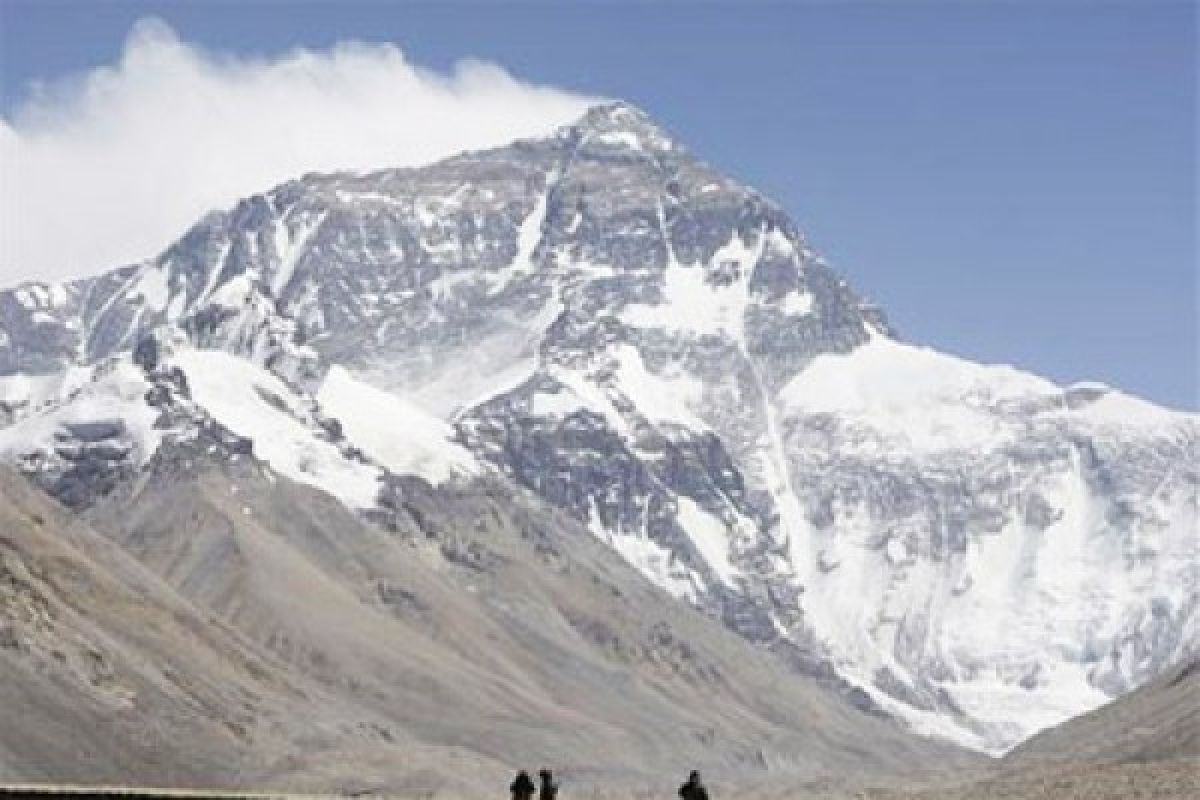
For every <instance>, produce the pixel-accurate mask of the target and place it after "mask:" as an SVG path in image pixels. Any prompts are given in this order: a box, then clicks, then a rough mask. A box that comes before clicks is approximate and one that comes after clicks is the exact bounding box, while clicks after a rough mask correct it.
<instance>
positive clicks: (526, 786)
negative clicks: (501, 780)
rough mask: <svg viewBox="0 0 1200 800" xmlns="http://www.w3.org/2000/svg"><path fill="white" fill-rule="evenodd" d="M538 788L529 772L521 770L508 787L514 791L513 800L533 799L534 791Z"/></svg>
mask: <svg viewBox="0 0 1200 800" xmlns="http://www.w3.org/2000/svg"><path fill="white" fill-rule="evenodd" d="M536 788H537V787H536V786H534V785H533V778H531V777H529V773H528V772H526V771H525V770H521V771H520V772H518V773H517V777H515V778H513V782H512V784H511V785H510V786H509V787H508V790H509V791H510V792H512V799H513V800H533V792H534V790H535V789H536Z"/></svg>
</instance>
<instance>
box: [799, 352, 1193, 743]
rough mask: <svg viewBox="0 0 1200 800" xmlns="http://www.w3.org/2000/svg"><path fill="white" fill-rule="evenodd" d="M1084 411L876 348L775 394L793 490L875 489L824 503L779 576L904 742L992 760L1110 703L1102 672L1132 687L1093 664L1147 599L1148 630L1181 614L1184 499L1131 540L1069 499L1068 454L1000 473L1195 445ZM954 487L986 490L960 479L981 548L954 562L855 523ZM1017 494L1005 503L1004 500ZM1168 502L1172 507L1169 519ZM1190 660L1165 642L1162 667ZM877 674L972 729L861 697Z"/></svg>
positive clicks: (1136, 411) (1112, 413) (1185, 602)
mask: <svg viewBox="0 0 1200 800" xmlns="http://www.w3.org/2000/svg"><path fill="white" fill-rule="evenodd" d="M1088 389H1089V387H1075V392H1076V393H1078V392H1079V391H1083V390H1088ZM1090 391H1091V392H1093V393H1095V394H1094V395H1092V396H1088V397H1086V398H1085V399H1083V400H1082V401H1080V400H1074V401H1073V400H1072V399H1071V398H1072V397H1073V396H1074V395H1073V394H1072V390H1071V389H1068V390H1066V391H1064V390H1062V389H1059V388H1058V387H1056V386H1054V385H1053V384H1050V383H1049V382H1047V381H1044V380H1042V379H1040V378H1036V377H1034V376H1031V375H1028V374H1026V373H1022V372H1020V371H1018V370H1014V369H1012V368H1010V367H992V366H981V365H978V364H973V363H970V362H966V361H963V360H960V359H957V358H954V357H951V356H947V355H943V354H940V353H937V352H935V351H933V350H929V349H927V348H919V347H913V346H910V345H905V344H901V343H899V342H896V341H893V340H889V339H884V338H875V339H873V340H872V341H870V342H868V343H867V344H865V345H862V346H861V347H859V348H857V349H855V350H854V351H852V352H851V353H849V354H847V355H826V356H821V357H818V358H817V359H816V360H815V361H814V362H813V363H812V365H811V366H810V367H809V368H808V369H806V370H804V371H803V372H802V373H800V374H799V375H798V376H797V377H796V378H795V379H793V380H792V381H791V382H790V383H789V384H788V385H787V386H786V387H785V388H784V389H783V391H782V392H781V393H780V398H779V400H780V406H781V409H782V416H783V418H784V426H785V429H787V430H789V431H790V432H791V434H790V438H789V440H788V444H787V449H788V452H789V453H790V454H791V459H792V460H791V466H792V470H793V476H795V477H796V478H797V479H800V476H802V475H804V474H806V473H811V472H812V471H813V470H823V471H824V472H825V474H826V475H827V476H828V477H829V480H830V481H832V482H837V481H838V480H840V479H842V476H849V475H852V474H853V473H852V470H853V469H854V468H855V467H854V466H853V465H854V464H866V463H871V464H874V465H875V467H874V469H875V470H877V471H878V470H880V469H882V473H879V472H877V473H876V475H875V477H870V473H867V472H864V473H862V475H863V478H862V479H861V480H862V483H861V484H860V485H858V486H857V487H856V488H854V489H853V490H852V492H850V493H847V492H848V491H850V489H851V486H852V485H853V484H851V485H847V486H846V489H844V490H843V491H841V492H840V493H835V494H834V495H833V497H834V498H835V499H834V507H833V509H832V514H833V516H834V519H833V521H832V524H831V525H829V526H824V527H817V526H812V525H807V526H806V527H807V531H806V535H805V536H803V537H799V538H798V539H797V540H795V541H793V548H792V561H793V566H794V568H795V570H796V573H797V576H798V578H799V579H800V580H801V581H802V582H803V584H804V585H805V587H806V591H805V594H804V606H805V611H806V613H808V614H809V615H810V619H811V620H812V621H813V624H814V626H815V627H816V628H817V631H818V634H819V635H820V637H821V638H822V639H823V640H825V641H827V642H828V643H830V645H831V650H832V652H833V653H834V655H835V657H836V659H837V660H838V661H839V663H840V664H841V666H842V669H843V670H844V671H845V672H847V673H848V674H857V675H858V678H859V680H860V682H861V683H862V684H863V685H864V687H866V688H868V689H869V690H870V691H872V694H873V695H874V696H876V698H877V699H878V700H880V702H882V703H883V704H884V705H885V706H887V707H889V708H892V709H893V710H895V711H897V713H900V714H901V715H902V716H904V717H906V718H908V719H909V720H910V721H912V722H913V724H914V725H915V727H917V728H918V729H920V730H924V731H927V732H930V733H935V734H939V735H944V736H948V737H950V738H954V739H957V740H959V741H964V742H965V743H968V744H970V745H972V746H974V747H978V748H980V749H984V750H988V751H991V752H1003V751H1004V750H1006V749H1007V748H1008V747H1011V746H1012V744H1014V743H1015V742H1017V741H1020V740H1021V739H1023V738H1025V737H1027V736H1029V735H1030V734H1031V733H1033V732H1035V731H1037V730H1039V729H1041V728H1044V727H1046V726H1049V725H1052V724H1055V723H1057V722H1060V721H1062V720H1063V719H1065V718H1067V717H1069V716H1073V715H1075V714H1078V713H1080V712H1081V711H1082V710H1085V709H1088V708H1092V707H1095V706H1097V705H1100V704H1102V703H1104V702H1106V701H1107V700H1108V699H1110V696H1109V694H1107V693H1105V692H1103V691H1101V690H1100V689H1098V688H1096V686H1095V685H1093V684H1094V681H1090V680H1089V677H1099V676H1102V674H1103V673H1104V672H1105V671H1106V670H1107V669H1109V668H1110V667H1112V666H1115V667H1116V668H1117V671H1118V672H1122V671H1128V672H1134V671H1135V670H1134V669H1133V668H1132V666H1133V665H1120V664H1118V665H1109V664H1106V657H1107V655H1108V651H1109V649H1110V648H1113V647H1116V646H1117V645H1118V644H1119V643H1121V642H1122V641H1123V640H1132V638H1133V637H1137V636H1142V635H1151V636H1152V635H1155V634H1154V630H1155V626H1154V623H1153V620H1151V619H1150V618H1149V614H1146V615H1145V618H1142V617H1141V616H1139V615H1138V613H1137V612H1131V609H1133V608H1137V607H1138V600H1137V598H1139V597H1146V596H1150V597H1152V598H1154V600H1153V603H1154V607H1155V609H1157V612H1156V613H1161V614H1162V615H1164V616H1169V615H1180V614H1189V613H1194V609H1193V608H1192V606H1193V605H1194V603H1195V587H1196V582H1197V577H1198V575H1200V566H1198V565H1200V560H1198V556H1200V553H1198V547H1200V542H1198V533H1197V531H1198V530H1200V527H1198V521H1197V513H1196V497H1195V487H1194V485H1192V486H1190V487H1189V485H1188V484H1187V483H1186V482H1185V483H1183V484H1180V485H1174V484H1171V483H1170V480H1169V478H1170V476H1169V475H1168V476H1167V479H1166V480H1163V482H1162V487H1161V492H1162V494H1161V495H1160V496H1158V497H1152V498H1151V502H1150V504H1149V505H1148V506H1147V507H1145V508H1144V509H1141V510H1139V511H1138V512H1137V513H1140V514H1143V515H1145V516H1146V517H1147V520H1146V521H1145V522H1144V523H1136V528H1135V530H1136V538H1135V539H1130V538H1129V537H1128V536H1127V535H1126V534H1123V533H1122V532H1121V529H1120V528H1118V527H1117V526H1116V525H1115V524H1114V523H1113V521H1112V519H1110V518H1109V516H1110V515H1112V514H1113V513H1115V512H1116V510H1117V509H1115V508H1114V506H1113V503H1112V500H1111V499H1109V498H1105V497H1104V496H1102V495H1098V494H1097V492H1096V489H1095V486H1094V485H1092V484H1091V483H1090V482H1089V481H1088V480H1085V478H1084V474H1085V472H1086V470H1085V468H1084V467H1083V465H1082V464H1081V459H1082V458H1083V456H1081V455H1080V453H1079V452H1078V451H1076V450H1074V449H1071V448H1066V449H1062V450H1061V451H1057V452H1055V453H1054V457H1055V458H1056V459H1058V460H1059V462H1060V463H1058V464H1057V465H1054V466H1050V467H1039V468H1034V469H1032V470H1031V469H1030V468H1029V466H1028V465H1021V464H1020V455H1019V454H1020V453H1021V452H1023V451H1024V450H1025V449H1027V448H1030V447H1036V446H1037V442H1038V441H1039V438H1045V437H1046V436H1047V434H1048V433H1059V434H1061V433H1063V432H1069V431H1071V430H1076V431H1080V432H1084V431H1086V432H1087V433H1088V435H1089V436H1092V437H1096V438H1097V439H1099V440H1100V441H1102V442H1103V441H1104V440H1105V439H1110V440H1117V441H1127V442H1130V443H1132V442H1136V441H1137V439H1138V437H1139V436H1140V435H1142V434H1141V432H1142V431H1143V430H1145V429H1148V428H1149V429H1154V430H1160V431H1161V430H1162V429H1163V428H1166V429H1167V430H1170V428H1171V426H1172V425H1178V426H1179V438H1180V441H1182V442H1186V441H1188V440H1189V436H1194V430H1195V420H1193V419H1189V416H1188V415H1181V414H1173V413H1170V412H1166V411H1164V410H1162V409H1159V408H1157V407H1155V406H1152V405H1150V404H1148V403H1144V402H1142V401H1139V400H1136V399H1134V398H1130V397H1128V396H1125V395H1121V394H1120V393H1118V392H1113V391H1111V390H1108V389H1106V388H1103V387H1090ZM828 415H833V416H834V417H835V418H836V419H837V424H838V426H839V427H840V431H841V433H840V435H839V446H838V449H839V454H838V455H839V459H841V462H842V463H835V462H833V461H831V460H829V459H824V458H821V457H819V456H814V455H813V453H812V447H813V445H814V444H815V443H816V441H818V440H815V439H813V438H812V437H811V434H808V433H806V432H805V431H806V430H807V429H806V428H805V427H804V426H805V422H806V420H813V419H819V418H822V417H823V416H828ZM1189 426H1191V427H1190V428H1189ZM1189 430H1191V431H1193V433H1190V434H1189V433H1188V431H1189ZM1068 435H1069V433H1068ZM1014 459H1016V460H1015V461H1014ZM1018 469H1019V470H1021V472H1020V473H1017V472H1015V471H1014V470H1018ZM960 470H962V471H969V472H970V473H972V474H976V475H984V476H986V475H987V471H988V470H995V471H996V472H995V475H996V477H995V478H994V479H989V478H987V477H983V478H982V479H979V480H980V484H979V487H978V489H977V492H978V493H979V495H980V496H981V497H982V498H983V503H982V504H981V505H980V510H979V511H978V512H976V513H980V514H982V513H991V511H990V509H995V512H996V513H997V517H996V519H997V522H996V527H995V528H994V530H992V531H990V532H987V533H985V534H984V535H973V536H968V537H967V538H966V539H965V540H964V541H963V543H962V549H961V550H959V549H957V548H954V547H947V546H946V545H945V544H943V545H942V546H941V548H940V549H938V548H936V546H935V545H934V543H933V535H934V534H937V535H941V536H946V537H951V536H953V535H954V534H953V531H952V530H950V529H949V528H948V527H947V526H946V524H945V521H942V520H937V519H927V518H923V517H911V518H909V519H904V518H901V519H897V518H896V516H895V514H894V512H887V513H879V514H876V513H872V508H873V503H876V502H880V501H884V502H886V500H885V499H884V498H883V497H882V496H880V495H879V494H878V492H879V491H881V490H880V487H881V486H886V480H891V481H893V482H895V481H904V480H910V479H911V478H908V477H907V476H910V475H913V474H914V473H917V474H921V475H923V476H925V477H924V478H922V480H924V481H930V479H931V477H932V478H933V482H929V483H927V484H926V486H925V488H924V489H923V491H926V492H938V491H944V492H952V491H954V490H955V488H956V486H957V485H958V484H959V483H960V482H961V479H960V478H957V477H956V476H955V474H954V473H955V472H956V471H960ZM831 473H832V474H831ZM1017 474H1023V475H1024V477H1023V478H1021V480H1022V481H1024V483H1020V482H1018V483H1015V484H1014V483H1013V482H1012V478H1013V476H1014V475H1017ZM939 475H941V476H943V477H942V478H941V479H940V485H939V482H938V480H939V479H938V478H937V476H939ZM882 476H890V477H887V478H886V480H884V478H883V477H882ZM988 480H994V482H995V485H994V486H989V485H988V483H987V482H988ZM1171 492H1175V493H1178V492H1183V493H1185V494H1190V498H1189V497H1184V498H1182V499H1183V502H1179V498H1178V497H1172V496H1170V494H1169V493H1171ZM993 493H994V494H993ZM801 494H802V495H803V494H805V493H804V492H803V491H802V492H801ZM854 494H857V495H858V498H857V499H856V498H855V497H854ZM989 496H991V497H993V499H991V500H988V499H987V498H988V497H989ZM810 497H811V495H810ZM989 503H990V504H991V505H990V508H989V505H988V504H989ZM935 549H938V552H934V550H935ZM1131 613H1132V614H1133V615H1132V616H1131ZM1126 643H1127V642H1126ZM1194 644H1195V643H1188V642H1187V641H1181V642H1180V643H1179V648H1180V652H1183V649H1184V648H1186V647H1188V646H1194ZM1124 646H1125V645H1122V647H1124ZM1122 667H1123V668H1124V670H1122V669H1121V668H1122ZM881 669H882V670H887V671H888V672H890V673H891V674H892V675H893V676H895V677H897V678H899V679H900V680H901V681H902V682H906V681H910V680H912V679H913V676H914V675H915V674H916V673H917V672H918V671H919V672H923V673H925V674H933V675H935V676H937V677H936V678H935V679H934V680H933V685H934V686H936V687H940V688H942V689H944V690H945V691H946V692H947V693H948V695H949V697H950V698H951V699H952V701H953V702H954V703H955V704H957V705H958V706H959V707H961V708H962V709H963V710H964V711H965V712H967V714H969V715H970V716H971V717H973V718H974V719H975V720H977V721H978V722H979V723H981V725H980V726H979V728H978V730H976V731H975V732H974V733H971V732H970V731H968V730H964V729H963V728H962V727H961V726H960V725H957V724H954V723H952V722H950V720H948V719H947V717H946V716H945V715H943V714H939V713H931V712H922V711H921V710H919V709H915V708H913V707H912V706H910V705H906V704H903V703H898V702H896V700H895V698H894V697H889V696H888V695H887V694H886V693H884V692H882V691H879V690H877V689H875V688H873V686H872V684H873V683H875V679H876V678H877V676H878V670H881Z"/></svg>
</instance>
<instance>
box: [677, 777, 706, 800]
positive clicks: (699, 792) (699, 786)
mask: <svg viewBox="0 0 1200 800" xmlns="http://www.w3.org/2000/svg"><path fill="white" fill-rule="evenodd" d="M679 798H680V800H708V789H705V788H704V784H703V783H701V782H700V773H699V772H697V771H696V770H692V772H691V774H690V775H688V779H687V783H685V784H684V785H683V786H680V787H679Z"/></svg>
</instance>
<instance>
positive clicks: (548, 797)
mask: <svg viewBox="0 0 1200 800" xmlns="http://www.w3.org/2000/svg"><path fill="white" fill-rule="evenodd" d="M538 777H539V778H541V779H542V785H541V788H539V789H538V800H554V799H555V798H556V797H558V784H557V783H555V782H554V773H552V772H551V771H550V770H548V769H544V770H541V771H540V772H538Z"/></svg>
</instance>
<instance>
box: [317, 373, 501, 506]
mask: <svg viewBox="0 0 1200 800" xmlns="http://www.w3.org/2000/svg"><path fill="white" fill-rule="evenodd" d="M317 401H318V402H319V403H320V404H321V409H322V410H323V411H324V412H325V413H327V414H329V415H331V416H333V417H335V418H336V419H337V420H338V422H339V423H340V424H341V426H342V430H343V431H344V432H345V434H346V436H347V437H348V438H349V439H350V441H352V442H353V443H354V444H355V446H357V447H358V448H360V449H361V450H362V451H363V452H364V453H366V454H367V455H368V456H370V457H371V458H372V459H374V460H375V461H378V462H379V463H380V464H382V465H383V466H385V467H387V468H388V469H390V470H392V471H393V472H395V473H397V474H400V475H419V476H421V477H423V478H425V479H426V480H428V481H430V482H431V483H435V484H436V483H442V482H444V481H446V480H449V479H450V478H452V477H454V476H456V475H458V476H465V475H472V474H477V473H478V472H479V470H480V465H479V463H478V462H477V461H476V460H475V457H474V456H472V455H471V453H470V452H468V451H467V450H466V449H464V448H463V447H461V446H459V445H457V444H455V443H454V442H453V441H452V439H453V437H454V429H453V428H452V427H451V426H450V425H448V424H447V423H445V422H443V421H442V420H440V419H438V418H437V417H435V416H433V415H431V414H428V413H426V412H425V411H422V410H421V409H420V408H418V407H417V406H415V405H413V404H411V403H408V402H405V401H404V400H403V399H402V398H400V397H398V396H396V395H394V394H389V393H388V392H384V391H381V390H379V389H376V388H374V387H373V386H370V385H369V384H366V383H363V382H362V381H360V380H356V379H355V378H353V377H352V376H351V375H350V373H349V372H347V371H346V370H344V369H342V368H341V367H333V368H332V369H330V370H329V374H328V375H326V376H325V381H324V383H322V384H321V389H320V391H319V392H318V393H317Z"/></svg>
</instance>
